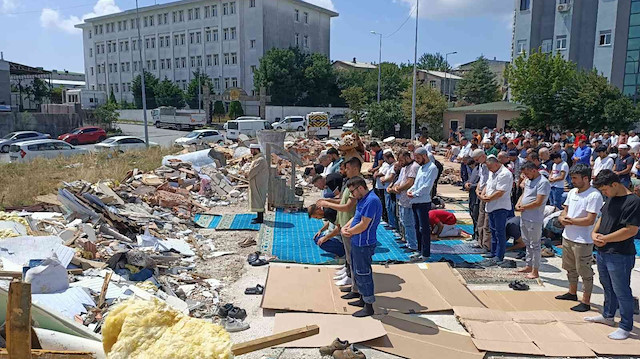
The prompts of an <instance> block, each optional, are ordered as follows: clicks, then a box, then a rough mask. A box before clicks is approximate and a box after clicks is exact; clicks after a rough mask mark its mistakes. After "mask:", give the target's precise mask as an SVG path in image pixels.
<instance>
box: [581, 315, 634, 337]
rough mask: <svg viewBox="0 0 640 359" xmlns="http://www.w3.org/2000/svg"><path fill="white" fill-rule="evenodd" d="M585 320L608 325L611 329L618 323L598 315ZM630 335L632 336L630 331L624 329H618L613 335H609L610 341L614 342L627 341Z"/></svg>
mask: <svg viewBox="0 0 640 359" xmlns="http://www.w3.org/2000/svg"><path fill="white" fill-rule="evenodd" d="M584 320H585V321H587V322H589V323H600V324H604V325H608V326H610V327H613V326H614V325H616V321H615V320H614V319H613V318H605V317H604V316H602V315H596V316H595V317H585V318H584ZM630 335H631V332H630V331H627V330H624V329H622V328H618V329H616V330H614V331H613V332H612V333H611V334H609V335H608V337H609V339H612V340H625V339H627V338H629V336H630Z"/></svg>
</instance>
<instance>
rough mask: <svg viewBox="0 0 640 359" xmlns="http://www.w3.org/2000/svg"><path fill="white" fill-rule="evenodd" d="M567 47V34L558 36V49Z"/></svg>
mask: <svg viewBox="0 0 640 359" xmlns="http://www.w3.org/2000/svg"><path fill="white" fill-rule="evenodd" d="M566 49H567V35H560V36H556V50H566Z"/></svg>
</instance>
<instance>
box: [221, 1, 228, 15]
mask: <svg viewBox="0 0 640 359" xmlns="http://www.w3.org/2000/svg"><path fill="white" fill-rule="evenodd" d="M222 15H229V4H228V3H224V4H222Z"/></svg>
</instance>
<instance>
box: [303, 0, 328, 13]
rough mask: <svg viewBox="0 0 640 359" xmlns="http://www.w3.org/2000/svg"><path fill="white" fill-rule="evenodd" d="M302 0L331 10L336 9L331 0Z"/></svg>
mask: <svg viewBox="0 0 640 359" xmlns="http://www.w3.org/2000/svg"><path fill="white" fill-rule="evenodd" d="M304 1H306V2H308V3H309V4H313V5H316V6H320V7H323V8H325V9H329V10H332V11H335V10H336V7H335V6H334V5H333V1H332V0H304Z"/></svg>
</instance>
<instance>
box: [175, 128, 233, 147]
mask: <svg viewBox="0 0 640 359" xmlns="http://www.w3.org/2000/svg"><path fill="white" fill-rule="evenodd" d="M218 142H224V136H223V135H222V134H221V133H220V132H218V131H216V130H195V131H192V132H190V133H189V134H188V135H186V136H184V137H180V138H178V139H176V140H175V141H173V143H174V144H176V145H193V144H202V143H218Z"/></svg>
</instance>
